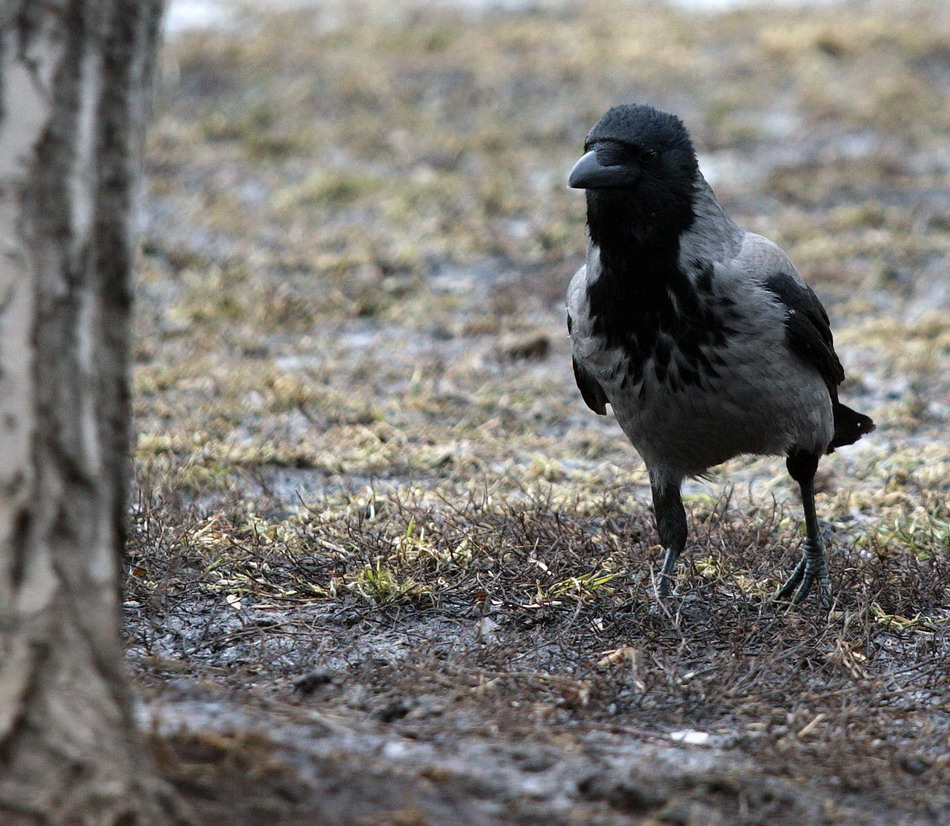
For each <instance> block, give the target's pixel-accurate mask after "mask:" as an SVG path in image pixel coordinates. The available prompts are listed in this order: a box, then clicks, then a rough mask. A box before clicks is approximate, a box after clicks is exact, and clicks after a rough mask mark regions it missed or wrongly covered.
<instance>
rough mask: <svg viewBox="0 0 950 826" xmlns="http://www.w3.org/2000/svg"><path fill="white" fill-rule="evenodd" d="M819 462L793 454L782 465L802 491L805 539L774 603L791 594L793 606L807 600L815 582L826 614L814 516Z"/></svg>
mask: <svg viewBox="0 0 950 826" xmlns="http://www.w3.org/2000/svg"><path fill="white" fill-rule="evenodd" d="M819 458H820V457H819V455H818V454H816V453H805V452H794V453H791V454H789V457H788V460H787V461H786V466H787V467H788V472H789V474H790V475H791V477H792V478H793V479H794V480H795V481H796V482H798V486H799V487H800V488H801V491H802V509H803V510H804V511H805V533H806V538H805V546H804V548H803V549H802V558H801V559H800V560H799V562H798V565H796V566H795V570H794V571H792V575H791V576H790V577H789V578H788V580H787V581H786V583H785V584H784V585H783V586H782V589H781V590H780V591H779V592H778V599H788V598H789V597H790V596H791V595H792V594H793V593H794V594H795V597H794V599H793V600H792V601H793V602H794V603H795V604H796V605H797V604H798V603H800V602H801V601H802V600H804V599H805V597H807V596H808V592H809V591H810V590H811V586H812V583H814V581H815V580H816V579H817V580H818V589H819V595H818V597H819V600H820V601H821V607H822V608H824V609H825V610H827V609H828V608H830V607H831V582H830V580H829V579H828V570H827V568H826V566H825V549H824V547H823V544H822V541H821V529H820V528H819V527H818V515H817V514H816V513H815V471H816V470H818V459H819Z"/></svg>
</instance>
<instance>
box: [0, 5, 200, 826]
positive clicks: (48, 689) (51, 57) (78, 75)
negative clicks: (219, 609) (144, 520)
mask: <svg viewBox="0 0 950 826" xmlns="http://www.w3.org/2000/svg"><path fill="white" fill-rule="evenodd" d="M160 13H161V0H43V2H38V0H8V1H7V2H6V3H5V4H4V5H3V6H2V8H0V822H2V823H3V824H21V823H22V824H41V823H69V824H73V823H75V824H87V823H88V824H94V823H95V824H116V825H117V824H120V823H121V824H125V826H130V825H131V824H147V823H155V824H158V823H163V824H164V823H174V822H183V821H182V818H181V815H180V814H179V813H178V811H177V809H176V808H175V805H174V801H173V799H172V798H171V797H170V796H168V795H167V794H166V793H165V792H164V791H163V789H162V787H161V786H159V784H157V783H156V782H154V781H153V780H151V766H150V763H149V761H148V759H147V758H146V756H145V753H144V751H143V750H142V748H141V744H140V742H139V738H138V735H137V733H136V731H135V726H134V722H133V719H132V712H131V702H130V697H129V694H128V691H127V688H126V685H125V678H124V674H123V670H122V654H121V643H120V637H119V609H120V589H119V585H120V554H121V548H122V544H123V538H124V534H125V529H124V524H125V518H126V501H127V491H126V489H127V484H128V481H127V480H128V476H129V472H128V447H129V379H128V349H129V346H128V345H129V321H130V309H131V280H130V274H131V268H132V263H133V255H134V247H133V227H132V221H133V216H134V213H135V210H134V206H135V205H134V203H133V199H134V194H135V191H136V185H137V180H138V177H139V166H140V157H141V147H140V142H141V134H142V129H143V123H144V117H145V101H146V99H147V97H148V91H149V87H150V84H151V74H152V68H153V65H154V54H155V49H156V45H157V40H158V26H159V18H160Z"/></svg>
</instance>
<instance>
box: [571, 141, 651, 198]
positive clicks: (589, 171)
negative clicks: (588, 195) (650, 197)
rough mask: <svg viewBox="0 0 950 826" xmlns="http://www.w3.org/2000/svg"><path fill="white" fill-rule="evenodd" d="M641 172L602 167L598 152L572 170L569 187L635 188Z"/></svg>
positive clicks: (618, 167) (617, 166)
mask: <svg viewBox="0 0 950 826" xmlns="http://www.w3.org/2000/svg"><path fill="white" fill-rule="evenodd" d="M638 173H639V170H637V169H636V168H631V167H629V166H623V165H621V164H617V165H616V166H602V165H601V163H600V161H598V160H597V152H596V150H593V149H592V150H591V151H590V152H588V153H587V154H586V155H584V156H583V157H582V158H581V159H580V160H579V161H578V162H577V163H576V164H574V168H573V169H572V170H571V174H570V175H568V177H567V185H568V186H569V187H571V189H617V188H620V187H626V186H633V184H634V183H635V182H636V180H637V177H638Z"/></svg>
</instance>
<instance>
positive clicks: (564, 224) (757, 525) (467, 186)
mask: <svg viewBox="0 0 950 826" xmlns="http://www.w3.org/2000/svg"><path fill="white" fill-rule="evenodd" d="M339 5H340V4H336V5H334V4H321V3H317V4H316V5H315V6H313V5H311V6H307V7H305V8H298V9H296V10H292V11H289V12H282V13H276V12H272V13H268V14H254V13H252V12H247V13H246V14H244V15H243V16H239V17H237V18H236V19H235V20H233V21H231V23H230V24H229V25H226V26H221V27H219V28H218V29H217V30H213V31H199V32H187V33H182V34H178V35H176V36H174V37H172V38H170V40H169V42H168V43H167V44H166V48H165V51H164V55H163V61H162V82H161V88H160V90H159V96H158V101H157V105H156V112H155V118H154V126H153V129H152V133H151V136H150V139H149V142H148V152H147V157H148V163H147V167H148V169H147V172H148V179H149V185H148V191H147V193H146V196H145V206H146V220H145V245H144V254H143V258H142V267H141V278H140V283H139V289H138V303H137V315H136V333H137V344H136V352H135V364H136V366H135V411H136V427H137V431H138V445H137V451H136V459H135V461H136V484H135V487H134V491H133V500H134V501H133V523H132V530H131V533H130V539H129V547H128V557H127V562H128V570H129V577H128V587H127V596H126V602H125V608H126V635H127V645H128V657H129V662H130V665H131V668H132V670H133V672H134V675H135V679H136V683H137V685H138V690H139V696H140V698H141V702H140V716H141V719H142V721H143V724H144V725H145V726H146V727H148V728H149V730H150V731H151V732H152V744H153V746H154V748H155V751H156V754H157V756H158V759H159V762H160V765H161V766H162V768H163V771H164V772H165V774H166V776H167V777H168V778H169V779H170V780H171V781H172V782H173V783H175V785H176V786H177V787H178V788H179V789H181V790H182V792H183V793H184V794H185V796H186V797H187V798H188V799H189V800H190V802H191V803H192V805H193V806H194V807H195V808H196V810H197V811H198V812H199V816H200V819H201V822H204V823H215V824H219V823H220V824H254V823H264V822H266V823H273V824H291V823H300V824H314V823H316V824H319V823H327V824H393V826H395V824H401V825H402V826H409V825H410V824H412V825H413V826H416V825H418V826H422V824H432V826H438V825H439V824H511V823H522V824H534V823H539V824H540V823H544V824H620V823H656V824H684V825H685V824H723V826H725V825H726V824H756V823H769V824H783V823H794V824H812V823H815V824H819V823H821V824H824V823H828V824H831V823H842V824H860V823H886V824H898V823H900V824H931V823H932V824H938V823H946V822H948V821H950V798H948V795H947V791H946V790H947V788H948V783H950V749H948V737H950V672H948V670H947V669H946V666H945V663H946V658H947V656H948V655H950V635H948V622H947V620H948V617H950V591H948V588H950V553H948V545H950V506H948V504H947V502H948V493H950V442H948V438H947V420H948V416H950V321H948V318H950V314H948V312H947V310H948V303H950V300H948V286H947V284H948V282H947V273H946V265H947V251H948V249H950V191H948V163H947V161H948V158H947V154H946V143H945V136H946V130H947V128H948V126H950V112H948V103H947V98H946V95H945V94H944V91H945V89H946V86H947V84H948V83H950V51H948V49H947V45H946V41H945V39H944V38H943V34H942V32H945V31H946V30H947V25H948V23H950V19H948V12H947V9H946V7H945V5H944V4H942V3H940V2H937V0H934V1H933V2H930V0H921V2H914V3H908V4H904V5H902V7H901V11H900V13H899V14H898V13H897V12H896V11H895V10H894V9H893V6H892V5H891V4H888V3H877V4H875V3H857V2H855V3H851V4H849V3H844V4H833V5H828V4H817V5H815V6H806V7H804V8H800V9H796V8H791V7H785V6H781V5H777V6H768V7H755V6H753V7H744V8H740V9H738V10H732V11H726V12H721V13H699V12H687V11H683V10H679V9H676V8H672V7H667V6H664V5H662V4H659V3H638V2H623V3H621V2H614V0H608V1H607V2H600V3H591V4H579V5H571V4H563V3H560V4H549V5H542V6H537V7H535V6H530V7H522V8H520V10H519V9H515V10H509V11H498V10H496V11H493V12H490V11H478V10H473V8H471V7H468V6H462V7H461V8H455V9H453V8H451V7H445V8H441V9H439V8H430V7H426V8H423V7H422V6H418V7H414V6H413V5H412V4H411V3H405V4H401V5H399V6H398V7H397V6H396V4H387V3H382V2H379V3H352V4H347V5H346V7H345V9H340V8H338V7H337V6H339ZM414 9H415V10H414ZM629 100H636V101H646V102H650V103H652V104H654V105H656V106H658V107H660V108H664V109H667V110H670V111H675V112H676V113H677V114H679V115H680V116H681V117H683V119H684V120H685V122H686V123H687V125H688V127H689V128H690V130H691V132H692V134H693V136H694V139H695V142H696V144H697V147H698V148H699V151H700V163H701V166H702V168H703V169H704V170H705V171H706V173H707V177H708V178H709V179H710V181H711V183H712V184H713V186H714V188H715V189H716V191H717V193H718V194H719V196H720V198H721V200H722V201H723V203H724V204H725V205H726V207H727V209H728V210H729V211H730V212H731V214H732V215H733V216H734V217H735V218H736V219H737V220H738V221H739V223H741V224H743V225H744V226H746V227H748V228H750V229H752V230H754V231H756V232H760V233H762V234H764V235H767V236H769V237H770V238H772V239H774V240H775V241H777V242H778V243H779V244H781V245H782V246H783V247H784V248H785V249H786V250H787V251H788V252H789V253H790V255H791V257H792V259H793V260H794V261H795V262H796V265H797V266H798V268H799V270H800V272H801V273H802V275H803V276H804V277H805V278H806V279H807V280H808V281H809V283H810V284H811V285H812V286H813V287H814V289H815V290H816V291H817V293H818V294H819V296H820V297H821V298H822V300H823V301H824V303H825V305H826V306H827V308H828V310H829V313H830V316H831V319H832V326H833V328H834V330H835V335H836V344H837V347H838V350H839V353H840V354H841V357H842V360H843V362H844V365H845V368H846V370H847V372H848V379H847V381H846V383H845V385H844V386H843V387H842V397H843V399H844V400H845V401H846V402H847V404H849V405H850V406H852V407H854V408H856V409H858V410H861V411H863V412H866V413H869V414H870V415H872V416H873V417H874V418H875V420H876V421H877V422H878V429H877V431H876V432H875V433H873V434H872V435H871V436H870V437H868V438H866V439H864V440H863V441H862V442H861V443H859V444H857V445H855V446H853V447H850V448H845V449H843V450H840V451H838V452H837V453H835V454H834V455H833V456H831V457H828V458H827V459H826V460H825V461H824V462H823V464H822V468H821V470H820V474H821V475H820V485H819V488H820V493H819V496H818V510H819V515H820V517H821V519H822V520H823V521H824V523H825V524H826V525H827V529H828V535H829V537H830V538H831V544H832V550H831V552H830V570H831V578H832V584H833V588H834V594H835V598H836V603H835V606H834V609H833V610H832V611H831V612H830V613H829V614H823V613H821V612H820V611H819V610H818V607H817V602H816V601H815V600H810V601H809V602H808V603H806V604H805V605H802V606H800V607H798V608H794V609H788V608H787V607H786V606H781V605H778V604H776V603H775V602H774V601H773V595H774V593H775V591H776V589H777V586H778V584H779V583H780V582H781V581H782V580H783V578H784V577H785V576H786V575H787V573H788V572H789V571H790V569H791V568H792V567H793V565H794V563H795V562H796V560H797V558H798V555H799V553H800V547H801V542H802V537H803V532H802V527H801V514H800V503H799V502H798V501H797V499H796V498H795V496H794V491H793V487H794V485H793V484H791V482H790V480H789V479H788V478H787V476H786V474H785V472H784V466H783V462H782V461H781V460H780V459H773V458H759V459H739V460H735V461H733V462H730V463H728V464H727V465H725V466H723V467H722V468H720V469H718V470H717V471H716V472H715V473H714V474H713V475H712V476H711V478H710V479H709V480H704V481H697V482H692V483H690V484H689V486H688V487H687V490H686V492H687V494H688V495H687V507H688V511H689V517H690V525H691V545H690V547H689V551H688V553H687V554H686V555H685V559H684V562H683V564H682V565H681V568H680V571H679V575H678V583H677V594H676V596H675V597H674V598H673V599H672V600H671V602H670V604H669V608H668V611H666V612H664V611H660V610H657V609H656V608H655V607H654V604H653V601H652V598H651V593H652V583H651V577H652V575H653V574H654V573H655V571H656V568H657V565H658V563H659V560H660V555H661V549H659V548H658V547H657V546H656V541H657V540H656V534H655V531H654V528H653V523H652V515H651V513H650V509H649V497H648V489H647V486H646V477H645V473H644V469H643V465H642V463H641V462H640V460H639V459H638V458H637V456H636V454H635V453H634V452H633V450H632V449H631V448H630V447H629V445H628V444H626V442H625V440H624V439H623V438H622V437H621V435H620V433H619V429H618V427H617V425H616V423H615V422H613V420H611V419H609V418H599V417H597V416H595V415H593V414H592V413H591V412H590V411H589V410H588V409H587V408H586V407H585V406H584V404H583V402H582V400H581V399H580V396H579V394H578V392H577V390H576V388H575V386H574V382H573V377H572V375H571V369H570V356H569V341H568V339H567V334H566V328H565V314H564V309H563V298H562V297H563V294H564V291H565V289H566V287H567V283H568V281H569V280H570V277H571V275H572V273H573V272H574V270H575V269H576V268H577V267H578V266H579V265H580V263H581V262H582V260H583V250H584V234H583V233H584V205H583V196H582V195H580V194H579V193H576V192H573V191H570V190H568V189H567V188H566V187H565V177H566V173H567V171H568V169H569V168H570V166H571V164H572V162H573V161H574V160H575V159H576V158H577V157H578V155H579V154H580V152H581V148H582V145H583V140H584V135H585V134H586V131H587V130H588V129H589V128H590V126H591V125H592V124H593V123H594V122H595V121H596V119H597V118H598V117H599V115H600V114H601V113H602V112H603V111H604V110H605V109H606V108H607V107H608V106H610V105H612V104H614V103H617V102H621V101H629Z"/></svg>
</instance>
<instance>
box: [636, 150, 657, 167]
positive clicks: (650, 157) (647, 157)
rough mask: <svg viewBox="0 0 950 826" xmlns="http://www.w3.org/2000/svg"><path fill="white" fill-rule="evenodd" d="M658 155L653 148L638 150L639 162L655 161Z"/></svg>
mask: <svg viewBox="0 0 950 826" xmlns="http://www.w3.org/2000/svg"><path fill="white" fill-rule="evenodd" d="M659 157H660V156H659V154H658V153H657V152H656V150H655V149H643V150H641V151H640V163H642V164H651V163H656V160H657V158H659Z"/></svg>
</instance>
